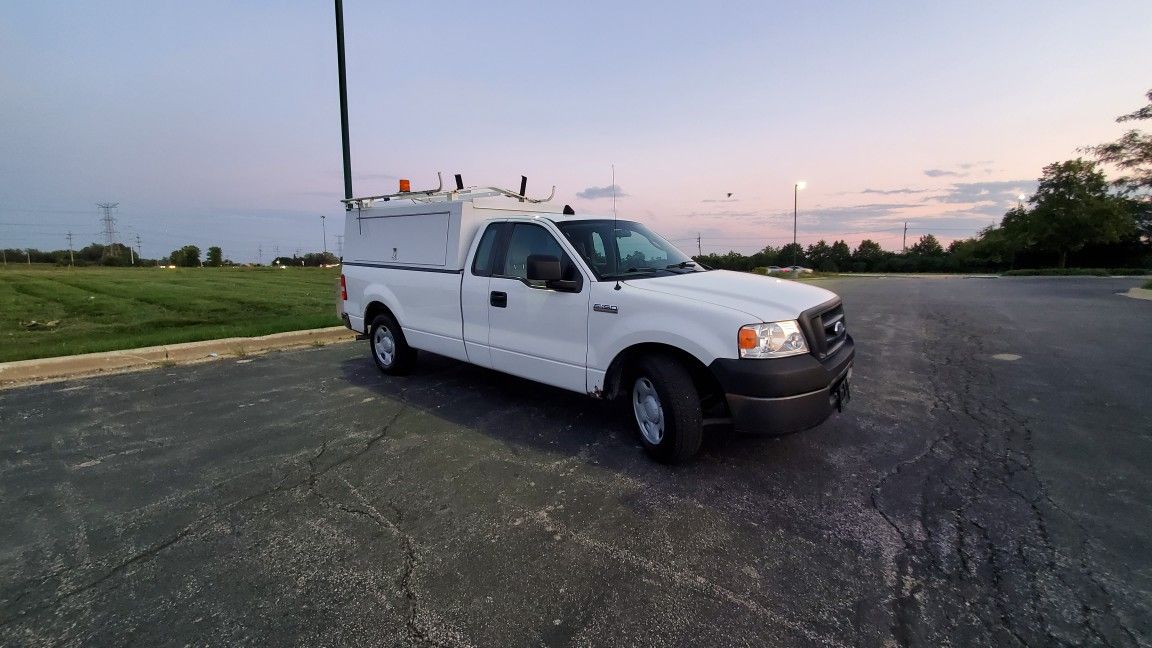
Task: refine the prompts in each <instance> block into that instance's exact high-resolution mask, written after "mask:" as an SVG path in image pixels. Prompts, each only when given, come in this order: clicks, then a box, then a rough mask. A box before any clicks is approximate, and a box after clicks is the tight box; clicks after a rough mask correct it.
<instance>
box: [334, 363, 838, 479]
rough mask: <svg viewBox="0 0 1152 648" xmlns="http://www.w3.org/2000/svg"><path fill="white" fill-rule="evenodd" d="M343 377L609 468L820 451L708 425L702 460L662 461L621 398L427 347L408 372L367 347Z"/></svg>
mask: <svg viewBox="0 0 1152 648" xmlns="http://www.w3.org/2000/svg"><path fill="white" fill-rule="evenodd" d="M341 371H342V373H343V377H344V380H346V381H347V382H348V383H349V384H352V385H355V386H357V387H360V388H363V389H367V390H369V391H371V392H373V393H376V394H378V395H379V396H381V397H383V398H387V399H390V400H397V401H400V402H403V403H405V404H407V405H409V406H411V407H415V408H417V409H419V410H421V411H423V412H425V413H428V414H431V415H432V416H435V417H437V418H440V419H442V420H445V421H448V422H450V423H452V424H455V425H459V426H463V427H467V428H469V429H473V430H477V431H479V432H481V433H483V434H485V435H488V436H490V437H493V438H497V439H499V440H501V441H502V442H505V443H509V444H513V445H515V446H523V447H527V448H531V449H535V450H539V451H544V452H548V453H552V454H559V455H571V456H574V457H579V458H580V459H581V460H582V461H584V462H587V463H593V464H596V465H598V466H600V467H602V468H609V469H614V470H620V471H625V472H628V473H632V474H642V473H653V472H655V473H663V474H676V475H679V474H682V473H691V474H695V475H697V476H702V475H705V474H707V473H709V472H710V471H716V470H722V471H723V472H724V473H727V474H729V477H730V476H731V475H730V473H731V471H732V470H733V468H734V467H747V468H748V469H749V470H752V471H755V472H756V473H763V472H764V471H773V470H777V469H782V470H787V469H788V467H789V466H791V467H792V469H793V470H794V469H795V467H796V466H797V465H807V466H808V467H809V468H811V462H812V461H813V460H814V459H815V460H817V461H819V462H821V463H822V462H823V460H824V459H823V457H822V456H820V453H819V448H818V447H817V448H814V447H813V443H812V442H811V441H806V440H805V434H799V435H791V436H786V437H779V438H766V437H757V436H748V435H738V434H734V433H732V432H731V430H730V429H729V428H726V427H723V426H720V427H709V428H708V429H707V430H706V432H705V442H704V447H703V448H702V450H701V453H700V455H699V456H698V457H697V458H696V460H695V461H692V462H689V463H686V464H683V465H679V466H663V465H661V464H658V463H656V462H655V461H653V460H651V459H650V458H649V457H648V456H647V455H646V454H645V452H644V450H643V448H642V446H641V445H640V443H639V441H638V439H637V438H636V435H635V432H634V431H633V428H632V425H631V422H630V420H629V416H630V415H631V413H630V411H628V410H627V406H626V405H624V404H622V403H612V402H605V401H599V400H595V399H592V398H590V397H588V396H584V395H581V394H576V393H574V392H569V391H566V390H562V389H558V388H554V387H549V386H547V385H543V384H540V383H537V382H533V381H530V380H525V379H521V378H517V377H514V376H509V375H507V374H503V373H500V372H497V371H493V370H489V369H484V368H482V367H477V366H475V365H471V364H467V363H464V362H459V361H457V360H453V359H451V358H446V357H443V356H438V355H435V354H431V353H427V352H421V353H420V359H419V362H418V363H417V365H416V368H415V369H414V370H413V372H412V373H411V374H409V375H407V376H402V377H394V376H386V375H384V374H382V373H380V371H378V370H377V368H376V366H375V365H374V364H373V363H372V361H371V359H370V358H369V357H367V354H363V355H359V356H357V357H351V358H348V359H346V360H344V361H342V362H341Z"/></svg>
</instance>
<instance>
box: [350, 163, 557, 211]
mask: <svg viewBox="0 0 1152 648" xmlns="http://www.w3.org/2000/svg"><path fill="white" fill-rule="evenodd" d="M436 178H437V180H438V181H439V186H437V187H436V188H435V189H422V190H420V191H398V192H396V193H390V194H380V195H377V196H361V197H358V198H344V199H341V201H340V202H342V203H344V209H345V210H346V211H352V210H353V209H356V210H364V209H368V208H369V207H371V206H372V204H373V203H374V202H376V201H378V200H379V201H381V202H389V201H392V200H411V201H414V202H437V200H436V199H443V200H444V201H449V200H457V199H473V198H492V197H495V196H506V197H508V198H515V199H516V200H519V201H520V202H527V203H533V204H539V203H545V202H548V201H549V200H552V198H553V197H554V196H555V195H556V186H555V185H553V186H552V192H551V193H549V194H548V197H547V198H529V197H528V196H526V195H524V194H523V193H517V192H515V191H512V190H510V189H503V188H500V187H464V188H457V189H447V190H446V189H444V176H443V175H442V174H441V173H440V172H437V173H436Z"/></svg>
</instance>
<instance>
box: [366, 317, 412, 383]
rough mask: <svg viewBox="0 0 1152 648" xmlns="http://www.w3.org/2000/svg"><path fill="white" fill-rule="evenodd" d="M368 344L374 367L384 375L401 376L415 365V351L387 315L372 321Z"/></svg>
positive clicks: (398, 327)
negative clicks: (370, 348)
mask: <svg viewBox="0 0 1152 648" xmlns="http://www.w3.org/2000/svg"><path fill="white" fill-rule="evenodd" d="M368 344H370V345H371V347H372V360H373V361H374V362H375V363H376V367H377V368H378V369H380V371H383V372H384V373H386V374H389V375H393V376H399V375H403V374H406V373H408V372H409V371H411V370H412V366H413V365H415V364H416V350H415V349H413V348H412V347H410V346H408V342H407V340H405V339H404V332H403V331H401V330H400V326H399V325H398V324H397V323H396V320H394V319H392V318H391V317H389V316H387V315H378V316H377V317H376V319H374V320H372V328H370V329H369V331H368Z"/></svg>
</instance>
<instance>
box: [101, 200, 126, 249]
mask: <svg viewBox="0 0 1152 648" xmlns="http://www.w3.org/2000/svg"><path fill="white" fill-rule="evenodd" d="M96 206H97V207H99V208H100V210H101V211H102V212H104V216H103V217H101V219H100V220H101V221H103V222H104V239H105V240H106V241H107V242H108V249H109V250H110V254H111V255H112V256H116V219H115V218H113V216H112V210H113V209H116V208H117V207H119V206H120V203H96Z"/></svg>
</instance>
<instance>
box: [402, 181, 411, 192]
mask: <svg viewBox="0 0 1152 648" xmlns="http://www.w3.org/2000/svg"><path fill="white" fill-rule="evenodd" d="M400 191H402V192H403V191H412V183H411V182H410V181H408V180H407V179H401V180H400Z"/></svg>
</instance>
